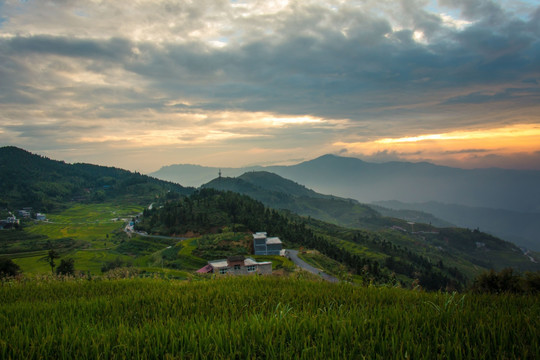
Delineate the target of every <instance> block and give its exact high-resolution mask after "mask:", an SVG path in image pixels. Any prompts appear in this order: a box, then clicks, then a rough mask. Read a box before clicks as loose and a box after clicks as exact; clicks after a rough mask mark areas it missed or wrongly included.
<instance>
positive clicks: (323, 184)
mask: <svg viewBox="0 0 540 360" xmlns="http://www.w3.org/2000/svg"><path fill="white" fill-rule="evenodd" d="M219 170H220V169H219V168H214V167H204V166H198V165H169V166H165V167H163V168H161V169H160V170H158V171H156V172H153V173H151V174H149V175H151V176H155V177H157V178H159V179H163V180H168V181H173V182H177V183H179V184H182V185H184V186H186V185H187V186H196V187H197V186H200V185H202V184H204V183H207V182H208V181H210V180H212V179H214V178H216V177H217V175H218V172H219ZM261 170H264V171H269V172H273V173H275V174H278V175H280V176H282V177H284V178H287V179H290V180H293V181H295V182H298V183H300V184H303V185H305V186H307V187H308V188H311V189H314V190H315V191H317V192H319V193H323V194H333V195H335V196H341V197H345V198H353V199H356V200H358V201H361V202H363V203H369V202H373V201H385V200H397V201H401V202H410V203H413V202H417V203H418V202H427V201H438V202H442V203H449V204H460V205H467V206H476V207H488V208H495V209H507V210H513V211H521V212H540V186H539V185H538V184H540V171H536V170H506V169H497V168H491V169H472V170H467V169H459V168H452V167H446V166H439V165H433V164H430V163H425V162H422V163H410V162H387V163H369V162H365V161H362V160H360V159H356V158H349V157H340V156H335V155H324V156H321V157H319V158H316V159H314V160H310V161H306V162H302V163H300V164H297V165H290V166H267V167H261V166H254V167H246V168H222V169H221V171H222V173H223V175H224V176H231V177H235V176H240V175H241V174H243V173H246V172H249V171H261Z"/></svg>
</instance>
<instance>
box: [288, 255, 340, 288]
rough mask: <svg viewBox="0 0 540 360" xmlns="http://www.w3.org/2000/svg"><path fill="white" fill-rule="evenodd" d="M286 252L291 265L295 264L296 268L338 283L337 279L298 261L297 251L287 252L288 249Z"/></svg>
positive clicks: (302, 261)
mask: <svg viewBox="0 0 540 360" xmlns="http://www.w3.org/2000/svg"><path fill="white" fill-rule="evenodd" d="M286 251H287V254H288V256H289V258H290V259H291V260H292V262H293V263H295V265H296V266H299V267H301V268H302V269H304V270H306V271H309V272H310V273H312V274H315V275H319V276H320V277H322V278H323V279H324V280H326V281H330V282H339V280H338V279H337V278H335V277H333V276H331V275H328V274H326V273H324V272H322V271H320V270H319V269H317V268H316V267H314V266H311V265H309V264H308V263H307V262H305V261H304V260H302V259H300V258H299V257H298V250H289V249H287V250H286Z"/></svg>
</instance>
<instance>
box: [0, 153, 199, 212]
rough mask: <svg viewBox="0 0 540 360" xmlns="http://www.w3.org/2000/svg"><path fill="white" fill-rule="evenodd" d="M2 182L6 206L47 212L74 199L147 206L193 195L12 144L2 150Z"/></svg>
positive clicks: (1, 204)
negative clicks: (161, 197) (166, 198)
mask: <svg viewBox="0 0 540 360" xmlns="http://www.w3.org/2000/svg"><path fill="white" fill-rule="evenodd" d="M0 183H1V184H2V187H1V188H0V207H2V208H4V207H7V208H10V209H18V208H22V207H33V209H34V210H35V211H41V212H50V211H52V210H54V209H58V208H65V205H66V203H69V202H72V201H75V202H82V203H95V202H97V203H101V202H104V201H107V200H108V201H111V200H113V199H114V200H115V201H119V200H121V201H130V202H131V203H135V204H146V203H150V202H151V201H153V200H154V199H155V196H156V195H165V194H168V196H170V197H171V198H174V197H177V196H178V195H179V194H182V195H185V194H189V193H191V191H192V189H189V188H184V187H182V186H180V185H178V184H173V183H170V182H166V181H162V180H158V179H155V178H151V177H149V176H145V175H141V174H139V173H132V172H129V171H126V170H122V169H117V168H112V167H105V166H97V165H90V164H73V165H71V164H66V163H65V162H63V161H55V160H50V159H48V158H46V157H42V156H38V155H34V154H31V153H29V152H27V151H25V150H22V149H19V148H16V147H12V146H8V147H2V148H0ZM168 192H169V193H168Z"/></svg>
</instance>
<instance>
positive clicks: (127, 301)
mask: <svg viewBox="0 0 540 360" xmlns="http://www.w3.org/2000/svg"><path fill="white" fill-rule="evenodd" d="M0 304H2V305H1V306H0V318H1V319H4V321H2V322H0V339H1V340H0V357H1V358H4V359H9V358H28V359H34V358H35V359H37V358H76V359H96V358H105V359H117V358H122V359H126V358H129V359H134V358H160V359H185V358H189V359H204V358H208V359H216V358H218V359H233V358H241V359H256V358H283V359H361V358H381V359H402V358H412V359H437V358H440V359H447V358H452V359H461V358H474V359H505V358H508V359H515V358H521V359H528V358H530V359H534V358H539V357H540V345H539V342H538V332H539V331H540V329H539V323H538V321H537V320H538V318H539V317H540V305H539V304H540V302H539V301H538V297H535V296H516V295H498V296H494V295H475V294H465V295H459V294H456V293H453V294H447V293H425V292H419V291H410V290H404V289H399V288H387V287H380V288H379V287H367V288H364V287H356V286H352V285H349V284H344V283H341V284H330V283H326V282H313V281H305V280H294V279H291V278H278V277H241V278H221V279H215V280H207V281H198V282H185V281H184V282H178V281H171V280H160V279H155V278H153V279H132V280H129V279H128V280H104V279H101V280H97V281H88V280H85V279H81V280H73V281H54V280H46V279H45V280H41V281H23V282H20V283H18V282H9V283H3V286H0Z"/></svg>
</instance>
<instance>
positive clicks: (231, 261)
mask: <svg viewBox="0 0 540 360" xmlns="http://www.w3.org/2000/svg"><path fill="white" fill-rule="evenodd" d="M197 272H198V273H213V274H221V275H225V274H231V275H250V274H272V262H270V261H265V262H257V261H255V260H254V259H252V258H245V257H244V256H242V255H239V256H230V257H228V258H227V259H223V260H212V261H209V262H208V264H207V265H206V266H205V267H203V268H201V269H199V270H197Z"/></svg>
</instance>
